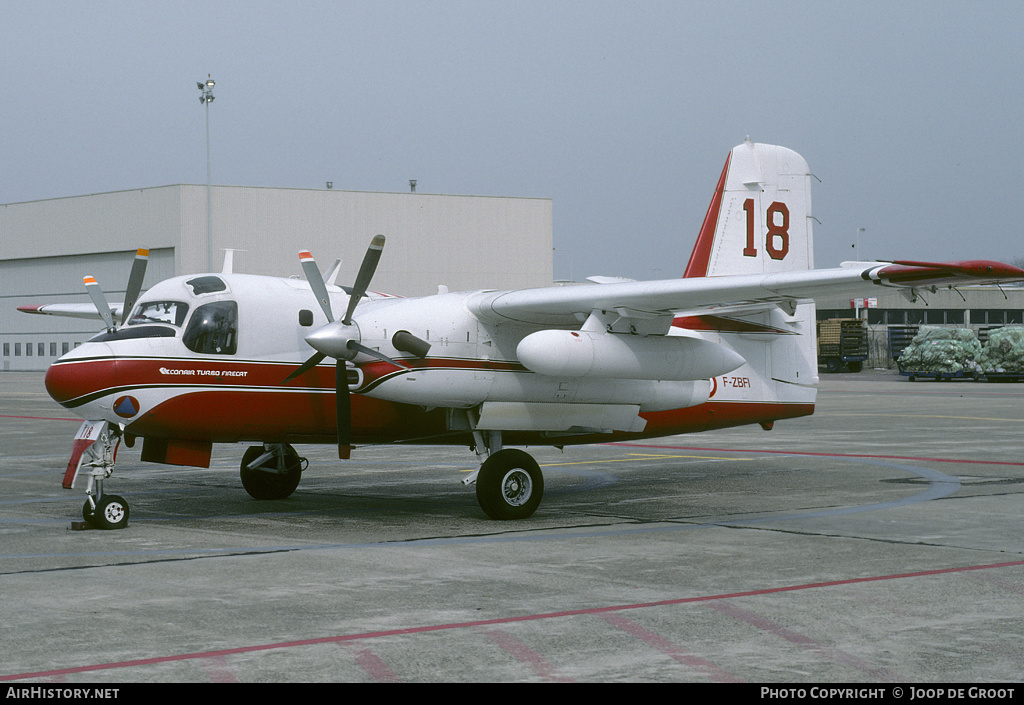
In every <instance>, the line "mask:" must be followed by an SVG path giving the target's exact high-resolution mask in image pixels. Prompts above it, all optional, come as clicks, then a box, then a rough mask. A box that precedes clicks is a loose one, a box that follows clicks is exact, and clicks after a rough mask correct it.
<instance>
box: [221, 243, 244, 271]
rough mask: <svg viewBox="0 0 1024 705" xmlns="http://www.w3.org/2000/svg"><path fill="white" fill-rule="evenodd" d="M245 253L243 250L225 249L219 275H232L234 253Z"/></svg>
mask: <svg viewBox="0 0 1024 705" xmlns="http://www.w3.org/2000/svg"><path fill="white" fill-rule="evenodd" d="M236 252H245V250H235V249H231V248H225V250H224V266H223V267H222V268H221V270H220V273H221V274H233V273H234V271H235V269H234V267H235V253H236Z"/></svg>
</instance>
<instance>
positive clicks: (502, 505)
mask: <svg viewBox="0 0 1024 705" xmlns="http://www.w3.org/2000/svg"><path fill="white" fill-rule="evenodd" d="M543 496H544V475H543V474H542V473H541V471H540V466H539V465H537V461H536V460H534V459H533V458H532V457H530V455H529V454H528V453H525V452H524V451H521V450H518V449H516V448H506V449H504V450H499V451H498V452H497V453H494V454H492V455H491V456H490V457H489V458H487V460H485V461H484V464H483V465H481V466H480V474H479V475H477V478H476V501H477V502H478V503H479V504H480V508H481V509H483V510H484V512H485V513H486V514H487V516H489V517H490V518H492V519H526V518H527V517H529V516H532V515H533V513H534V512H535V511H537V507H539V506H540V500H541V498H542V497H543Z"/></svg>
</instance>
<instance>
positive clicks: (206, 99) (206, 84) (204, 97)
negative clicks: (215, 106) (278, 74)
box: [196, 74, 216, 272]
mask: <svg viewBox="0 0 1024 705" xmlns="http://www.w3.org/2000/svg"><path fill="white" fill-rule="evenodd" d="M196 85H197V86H198V87H199V91H200V96H199V102H200V103H202V104H203V105H205V106H206V260H207V266H208V267H209V271H211V272H212V271H213V210H212V208H211V206H210V103H212V102H213V98H214V95H213V87H214V86H215V85H216V83H215V82H214V80H213V79H212V78H211V77H210V74H206V81H197V82H196Z"/></svg>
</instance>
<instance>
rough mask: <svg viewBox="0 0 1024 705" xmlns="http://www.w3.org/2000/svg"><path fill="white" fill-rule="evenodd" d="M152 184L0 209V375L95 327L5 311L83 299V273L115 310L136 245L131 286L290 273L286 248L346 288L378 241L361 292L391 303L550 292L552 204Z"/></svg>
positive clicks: (293, 259) (291, 260)
mask: <svg viewBox="0 0 1024 705" xmlns="http://www.w3.org/2000/svg"><path fill="white" fill-rule="evenodd" d="M210 203H211V206H212V207H211V208H210V210H209V212H210V214H211V217H210V221H211V222H210V228H209V230H210V231H211V232H212V237H211V238H208V237H207V230H208V222H207V221H208V219H207V213H208V211H207V187H206V186H205V185H201V186H200V185H187V184H179V185H175V186H162V187H157V188H145V189H136V190H131V191H118V192H113V193H100V194H94V195H88V196H77V197H70V198H57V199H50V200H44V201H33V202H28V203H11V204H6V205H0V243H2V244H0V282H2V288H0V301H2V305H0V352H2V357H0V361H2V369H3V370H42V369H45V368H46V367H47V366H49V365H50V363H52V362H53V361H54V360H55V359H56V358H57V357H59V356H61V355H63V354H64V353H65V352H67V351H68V350H70V349H71V348H72V347H74V346H75V345H77V344H79V343H81V342H83V341H85V340H87V339H88V338H90V337H91V336H93V335H95V334H96V333H97V332H99V331H100V330H101V329H102V323H101V321H100V320H99V318H98V317H97V320H96V323H95V324H93V323H92V322H91V321H88V320H84V319H68V318H59V317H55V316H31V315H26V314H24V313H21V312H19V311H18V310H17V307H18V306H31V305H40V304H44V303H58V302H62V303H88V302H89V301H90V299H89V297H88V295H87V294H86V292H85V287H84V286H83V283H82V278H83V277H84V276H86V275H91V276H94V277H96V279H97V280H98V281H99V283H100V285H101V286H102V288H103V290H104V292H105V293H106V295H107V298H108V300H109V301H111V302H114V301H120V300H121V299H122V298H123V295H124V290H125V287H126V285H127V281H128V273H129V271H130V269H131V263H132V259H133V257H134V255H135V251H136V249H138V248H139V247H148V248H149V251H150V260H149V268H148V270H147V272H146V284H145V286H144V288H147V287H148V286H151V285H153V284H155V283H156V282H158V281H161V280H163V279H167V278H169V277H172V276H177V275H181V274H190V273H205V272H219V271H221V270H222V267H223V265H224V258H225V255H226V252H227V251H229V250H231V251H234V252H233V256H232V257H233V270H234V271H236V272H243V273H249V274H267V275H273V276H297V277H301V276H302V270H301V268H300V266H299V259H298V253H299V251H301V250H309V251H311V252H312V253H313V255H314V257H316V259H317V263H318V264H319V265H320V268H321V269H322V270H326V269H327V268H329V267H330V265H331V264H332V263H333V262H334V260H335V259H337V258H341V259H342V261H343V263H342V268H341V273H340V274H339V276H338V279H337V282H338V284H351V283H352V282H353V281H354V280H355V275H356V271H357V270H358V268H359V264H360V262H362V259H363V254H364V253H365V252H366V248H367V245H369V242H370V239H371V238H372V237H373V236H374V235H376V234H383V235H384V236H385V237H387V245H386V247H385V249H384V254H383V257H382V258H381V261H380V265H379V267H378V269H377V273H376V276H375V277H374V279H373V282H372V284H371V286H370V288H371V289H372V290H373V291H379V292H386V293H390V294H398V295H401V296H422V295H426V294H432V293H435V292H436V291H437V290H438V286H442V285H443V286H446V287H448V289H449V290H450V291H460V290H471V289H485V288H487V289H513V288H525V287H535V286H547V285H550V284H551V283H552V278H553V275H552V203H551V199H546V198H504V197H489V196H452V195H434V194H426V193H415V192H409V193H380V192H360V191H345V190H335V189H279V188H253V187H241V186H213V187H212V189H211V191H210Z"/></svg>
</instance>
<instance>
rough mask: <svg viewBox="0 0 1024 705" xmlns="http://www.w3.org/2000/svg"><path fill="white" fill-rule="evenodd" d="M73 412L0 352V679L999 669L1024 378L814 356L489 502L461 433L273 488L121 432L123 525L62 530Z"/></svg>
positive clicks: (819, 676) (1017, 542) (1021, 572)
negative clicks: (791, 379)
mask: <svg viewBox="0 0 1024 705" xmlns="http://www.w3.org/2000/svg"><path fill="white" fill-rule="evenodd" d="M77 428H78V422H77V421H76V420H74V419H73V417H72V415H71V414H70V413H68V412H67V411H66V410H64V409H62V408H60V407H59V406H57V405H56V404H55V403H53V402H52V401H51V400H50V399H49V397H48V396H47V395H46V394H45V392H44V390H43V386H42V375H41V373H2V374H0V429H2V434H0V487H2V490H3V491H2V495H0V595H2V599H0V625H2V626H0V654H2V656H0V680H4V681H14V682H17V681H27V682H35V683H38V682H53V683H102V684H110V683H119V682H122V683H124V682H175V683H180V682H311V681H343V682H373V681H403V682H519V681H536V682H543V681H565V682H568V681H577V682H613V681H632V682H708V683H710V682H747V683H805V684H811V683H815V684H828V683H851V682H862V683H889V684H913V683H940V682H941V683H949V682H960V683H981V684H985V683H1012V682H1020V680H1021V674H1022V673H1024V643H1022V640H1021V638H1020V635H1021V634H1024V599H1022V598H1024V531H1022V524H1021V514H1022V510H1024V496H1022V493H1024V454H1022V453H1021V448H1022V441H1024V384H1018V385H1014V384H988V383H984V382H916V383H911V382H908V381H907V380H906V379H905V378H901V377H899V376H898V375H895V374H892V373H879V372H863V373H861V374H856V375H855V374H840V375H826V374H822V382H821V386H820V391H819V395H818V407H817V412H816V413H815V415H814V416H812V417H808V418H804V419H796V420H792V421H788V422H779V423H777V424H776V426H775V429H774V430H773V431H771V432H765V431H763V430H761V429H760V427H757V426H753V427H749V428H740V429H731V430H726V431H717V432H710V433H700V434H692V435H684V436H674V437H670V438H661V439H655V440H651V441H647V442H644V443H631V444H623V445H596V446H587V447H572V448H567V449H566V450H565V451H564V452H562V451H558V450H556V449H544V448H535V449H530V452H531V453H533V454H534V455H535V457H536V458H537V459H538V461H539V462H540V464H541V466H542V468H543V470H544V473H545V482H546V492H545V498H544V502H543V503H542V505H541V507H540V509H539V510H538V512H537V513H536V514H535V515H534V517H533V518H531V519H529V520H526V521H522V522H511V523H510V522H495V521H492V520H489V519H487V518H486V516H485V515H484V514H483V512H482V511H481V510H480V509H479V508H478V506H477V504H476V499H475V495H474V492H473V489H472V487H465V486H463V485H462V484H461V483H460V482H459V480H460V479H461V478H462V477H464V476H465V475H464V473H467V472H469V471H470V470H472V469H473V468H474V466H475V460H474V456H473V455H472V454H471V453H470V452H469V451H468V450H465V449H459V448H428V447H373V448H364V449H359V450H358V451H357V452H356V453H355V454H354V456H353V460H351V461H339V460H337V459H336V458H332V448H329V447H316V446H299V447H298V451H299V453H300V455H303V456H305V457H307V458H308V459H309V461H310V464H309V468H308V469H307V470H306V472H305V473H304V475H303V480H302V483H301V484H300V485H299V488H298V490H297V491H296V492H295V494H294V495H293V496H292V497H290V498H289V499H287V500H281V501H269V502H257V501H255V500H253V499H251V498H250V497H249V496H248V495H247V494H246V493H245V491H244V490H243V489H242V487H241V484H240V482H239V479H238V463H239V460H240V458H241V455H242V453H243V451H244V447H242V446H217V447H215V455H214V463H213V466H212V467H211V468H210V469H208V470H207V469H197V468H179V467H170V466H163V465H154V464H150V463H142V462H141V461H140V459H139V452H140V448H139V446H136V448H135V449H127V448H124V447H123V446H122V448H121V450H120V452H119V455H118V467H117V469H116V471H115V473H114V476H113V478H111V480H108V483H107V487H106V490H107V491H108V492H112V493H116V494H119V495H123V496H124V497H125V498H126V499H127V500H128V502H129V503H130V505H131V519H130V522H129V525H128V527H127V528H126V529H124V530H121V531H98V530H91V531H73V530H71V525H72V522H74V521H80V520H81V506H82V503H83V501H84V496H83V491H82V489H81V488H78V489H76V490H63V489H61V486H60V482H61V477H62V475H63V469H64V466H65V465H66V463H67V458H68V455H69V452H70V448H71V438H72V436H73V435H74V433H75V431H76V430H77Z"/></svg>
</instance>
